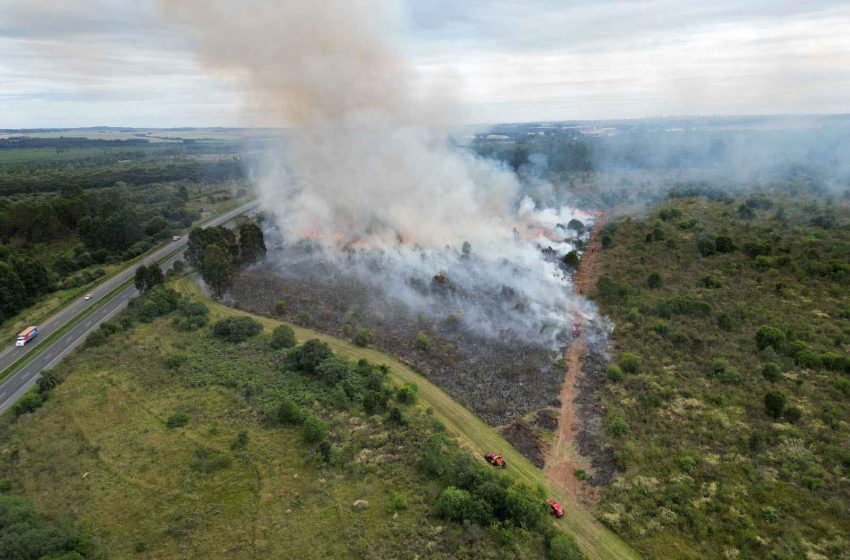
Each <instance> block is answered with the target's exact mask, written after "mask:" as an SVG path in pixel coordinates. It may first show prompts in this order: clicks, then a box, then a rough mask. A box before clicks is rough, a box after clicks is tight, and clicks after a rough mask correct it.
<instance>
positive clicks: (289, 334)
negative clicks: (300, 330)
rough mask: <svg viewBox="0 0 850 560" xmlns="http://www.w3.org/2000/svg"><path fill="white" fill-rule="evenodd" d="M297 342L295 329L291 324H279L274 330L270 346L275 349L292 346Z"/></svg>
mask: <svg viewBox="0 0 850 560" xmlns="http://www.w3.org/2000/svg"><path fill="white" fill-rule="evenodd" d="M297 342H298V341H297V339H296V338H295V331H293V330H292V327H290V326H289V325H279V326H277V327H275V329H274V330H273V331H272V340H271V343H270V346H271V347H272V348H273V349H275V350H280V349H281V348H292V347H293V346H295V344H296V343H297Z"/></svg>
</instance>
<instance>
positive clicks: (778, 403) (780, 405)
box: [764, 390, 787, 419]
mask: <svg viewBox="0 0 850 560" xmlns="http://www.w3.org/2000/svg"><path fill="white" fill-rule="evenodd" d="M786 402H787V399H786V397H785V394H784V393H783V392H782V391H777V390H770V391H768V392H767V393H765V394H764V409H765V411H766V412H767V414H768V415H770V416H771V417H772V418H776V419H778V418H780V417H781V416H782V412H783V411H784V410H785V404H786Z"/></svg>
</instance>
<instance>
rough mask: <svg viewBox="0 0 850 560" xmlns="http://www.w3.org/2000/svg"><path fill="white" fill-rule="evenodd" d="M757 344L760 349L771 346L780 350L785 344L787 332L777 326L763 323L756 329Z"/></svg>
mask: <svg viewBox="0 0 850 560" xmlns="http://www.w3.org/2000/svg"><path fill="white" fill-rule="evenodd" d="M756 346H758V349H759V350H764V349H766V348H767V347H771V348H773V349H774V350H777V351H778V350H780V349H782V347H783V346H785V332H783V331H782V330H781V329H777V328H776V327H769V326H767V325H762V326H760V327H759V328H758V330H757V331H756Z"/></svg>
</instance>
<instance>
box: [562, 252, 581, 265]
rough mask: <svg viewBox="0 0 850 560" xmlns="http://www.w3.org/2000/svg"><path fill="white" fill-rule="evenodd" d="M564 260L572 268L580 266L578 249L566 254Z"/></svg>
mask: <svg viewBox="0 0 850 560" xmlns="http://www.w3.org/2000/svg"><path fill="white" fill-rule="evenodd" d="M563 261H564V264H565V265H567V266H568V267H570V268H572V269H576V268H578V265H579V258H578V251H576V250H572V251H570V252H569V253H567V254H566V255H564V258H563Z"/></svg>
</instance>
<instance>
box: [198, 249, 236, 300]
mask: <svg viewBox="0 0 850 560" xmlns="http://www.w3.org/2000/svg"><path fill="white" fill-rule="evenodd" d="M201 277H202V278H203V279H204V282H206V283H207V285H208V286H209V287H210V288H212V290H213V291H214V292H215V295H216V297H219V298H220V297H221V296H222V295H224V292H226V291H227V289H228V288H230V286H232V285H233V263H232V262H231V258H230V255H229V254H228V252H227V251H226V250H225V249H223V248H221V247H220V246H219V245H215V244H213V245H208V246H207V248H206V250H205V251H204V260H203V265H202V266H201Z"/></svg>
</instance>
